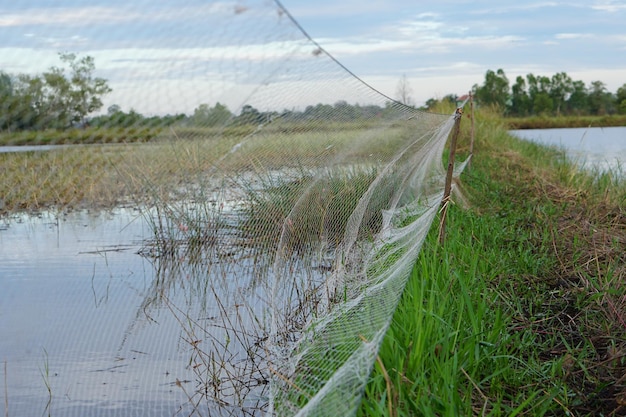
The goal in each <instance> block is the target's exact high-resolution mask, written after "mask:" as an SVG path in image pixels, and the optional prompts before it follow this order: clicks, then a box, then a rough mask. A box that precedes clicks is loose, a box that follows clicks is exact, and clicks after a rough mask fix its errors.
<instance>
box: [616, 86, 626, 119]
mask: <svg viewBox="0 0 626 417" xmlns="http://www.w3.org/2000/svg"><path fill="white" fill-rule="evenodd" d="M615 98H616V100H615V102H616V104H617V111H618V112H619V113H620V114H626V84H624V85H622V86H621V87H620V88H618V89H617V94H616V95H615Z"/></svg>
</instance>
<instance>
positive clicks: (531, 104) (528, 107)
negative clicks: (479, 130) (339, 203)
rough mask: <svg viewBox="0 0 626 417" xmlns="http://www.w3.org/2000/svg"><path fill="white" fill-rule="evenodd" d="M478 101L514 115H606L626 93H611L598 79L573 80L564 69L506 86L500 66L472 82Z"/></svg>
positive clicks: (617, 108)
mask: <svg viewBox="0 0 626 417" xmlns="http://www.w3.org/2000/svg"><path fill="white" fill-rule="evenodd" d="M625 86H626V85H625ZM473 91H474V97H475V99H476V102H477V104H478V105H482V106H483V107H495V108H498V109H499V111H500V112H501V113H502V114H506V115H509V116H516V117H526V116H533V115H556V116H560V115H606V114H614V113H616V112H619V111H622V110H621V103H622V101H624V100H625V99H626V97H625V96H624V95H625V94H626V93H624V92H622V93H620V90H618V92H617V94H611V93H610V92H608V91H607V90H606V86H605V84H604V83H603V82H601V81H593V82H591V83H590V85H589V87H587V86H585V83H584V82H582V81H576V80H573V79H572V78H571V77H570V76H569V75H567V73H565V72H559V73H556V74H554V75H553V76H552V77H547V76H541V75H539V76H537V75H534V74H532V73H530V74H527V75H526V77H525V78H524V77H522V76H518V77H517V78H516V79H515V83H514V84H513V85H512V86H511V88H510V89H509V82H508V79H507V77H506V75H505V73H504V71H503V70H502V69H498V70H497V72H494V71H492V70H488V71H487V73H486V74H485V80H484V82H483V84H482V85H480V86H479V85H474V87H473Z"/></svg>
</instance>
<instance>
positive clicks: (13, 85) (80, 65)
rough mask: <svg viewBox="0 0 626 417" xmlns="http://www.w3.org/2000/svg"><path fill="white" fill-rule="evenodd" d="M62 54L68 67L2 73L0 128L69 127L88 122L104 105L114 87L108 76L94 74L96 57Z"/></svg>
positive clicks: (0, 78) (0, 81)
mask: <svg viewBox="0 0 626 417" xmlns="http://www.w3.org/2000/svg"><path fill="white" fill-rule="evenodd" d="M59 57H60V59H61V62H62V63H63V64H64V66H65V68H62V67H51V68H50V69H49V70H48V71H47V72H44V73H42V74H40V75H28V74H19V75H17V76H9V75H7V74H4V73H2V74H0V96H1V98H2V99H3V100H2V102H3V105H2V108H1V109H0V111H1V114H2V116H1V117H0V129H1V130H7V131H14V130H24V129H30V130H37V129H57V128H68V127H70V126H72V125H76V124H79V123H85V121H86V118H87V115H88V114H90V113H93V112H94V111H97V110H99V109H100V108H101V107H102V101H101V98H102V96H103V95H105V94H107V93H109V92H111V91H112V90H111V88H110V87H109V86H108V85H107V81H106V80H105V79H103V78H99V77H94V76H93V73H94V71H95V68H96V67H95V63H94V59H93V58H92V57H90V56H85V57H82V58H78V57H77V56H76V55H75V54H72V53H60V54H59ZM68 67H69V68H68ZM68 69H69V73H66V70H68Z"/></svg>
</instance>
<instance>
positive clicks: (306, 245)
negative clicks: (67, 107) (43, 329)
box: [81, 0, 463, 416]
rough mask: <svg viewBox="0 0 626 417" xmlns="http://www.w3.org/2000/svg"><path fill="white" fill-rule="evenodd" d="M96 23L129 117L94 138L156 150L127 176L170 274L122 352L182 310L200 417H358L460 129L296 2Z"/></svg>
mask: <svg viewBox="0 0 626 417" xmlns="http://www.w3.org/2000/svg"><path fill="white" fill-rule="evenodd" d="M91 12H93V13H87V14H83V15H81V16H82V17H81V19H83V24H85V25H87V24H88V23H89V22H90V21H99V20H101V19H103V18H107V19H110V20H111V21H112V22H113V21H114V22H115V25H113V24H112V25H111V32H110V33H108V34H107V36H104V35H103V34H102V33H96V34H93V37H94V38H95V39H97V40H98V41H99V42H100V43H101V44H100V45H99V46H98V49H94V50H93V51H90V50H87V51H86V53H87V54H91V55H92V56H93V57H94V58H95V62H96V64H97V66H98V68H100V67H102V71H99V72H98V73H99V74H100V75H101V76H103V77H104V78H106V79H108V80H110V81H109V86H110V87H111V89H112V90H113V91H112V92H111V93H110V94H108V95H107V96H106V100H107V102H109V103H116V104H118V103H119V106H110V107H109V112H108V114H104V115H101V116H99V117H98V118H94V119H93V120H92V121H91V124H92V126H91V128H93V127H94V126H95V125H96V124H98V126H101V128H102V129H113V128H119V129H120V130H119V132H120V135H121V136H124V137H126V138H130V137H132V135H134V134H139V135H144V137H145V138H149V141H148V142H147V143H141V144H133V145H132V146H134V147H137V148H136V149H140V152H134V153H132V154H130V155H129V156H126V157H124V158H118V157H113V156H112V157H111V159H112V161H113V162H114V165H115V167H116V174H117V175H119V180H118V182H119V183H120V184H122V186H123V189H124V190H125V191H126V192H127V195H126V196H127V197H128V195H130V197H128V199H127V200H126V201H130V202H133V203H134V204H136V205H137V206H138V207H141V208H142V209H141V211H142V217H143V218H144V219H146V221H147V223H148V224H149V230H150V231H151V234H150V236H148V237H147V238H146V240H145V244H144V245H143V247H142V250H141V251H140V252H141V253H140V255H142V256H145V257H147V258H149V259H151V261H152V262H153V264H154V268H155V271H156V272H155V278H154V281H153V282H152V283H151V285H150V286H149V288H148V290H146V294H147V295H146V296H145V300H144V302H143V303H142V305H141V306H139V307H138V308H137V318H136V320H135V321H134V322H133V324H131V325H129V326H128V330H127V332H126V337H125V339H124V341H122V342H121V344H122V347H121V348H120V350H123V349H124V348H123V346H124V344H125V343H128V342H127V339H132V337H133V334H134V332H135V328H136V327H137V328H139V330H137V331H143V332H147V330H145V329H146V328H147V327H145V326H148V325H149V323H150V322H151V321H152V319H151V317H152V316H151V314H153V313H151V311H152V310H151V309H155V308H156V306H160V308H163V307H165V308H167V310H168V311H169V312H170V314H171V315H172V316H173V317H175V319H176V323H178V325H179V330H178V331H179V333H180V334H179V335H178V334H177V337H179V338H180V339H179V340H180V343H179V344H178V349H180V350H181V351H182V352H183V353H184V354H185V355H188V357H189V359H188V369H191V370H192V371H193V379H194V381H193V383H192V384H191V385H190V384H184V383H183V380H182V378H181V379H177V380H176V385H177V386H178V387H179V388H180V389H182V390H183V391H184V393H185V399H186V400H188V403H187V405H185V406H181V409H182V410H186V412H188V413H192V414H193V413H196V414H197V415H217V414H223V415H254V414H256V415H262V414H267V415H277V416H296V415H298V416H305V415H306V416H308V415H311V416H313V415H316V416H328V415H342V416H344V415H354V414H355V413H356V410H357V407H358V404H359V401H360V398H361V395H362V393H363V390H364V387H365V384H366V382H367V380H368V376H369V374H370V373H371V370H372V367H373V364H374V361H375V358H376V355H377V351H378V348H379V346H380V343H381V340H382V338H383V337H384V335H385V332H386V330H387V328H388V326H389V323H390V321H391V317H392V315H393V312H394V310H395V307H396V305H397V303H398V300H399V298H400V296H401V294H402V291H403V289H404V287H405V283H406V281H407V279H408V277H409V274H410V271H411V269H412V267H413V265H414V262H415V260H416V258H417V255H418V252H419V250H420V247H421V245H422V242H423V241H424V239H425V236H426V234H427V232H428V230H429V229H430V227H431V224H432V223H433V219H434V218H435V216H436V215H437V212H438V211H439V209H440V206H441V201H442V198H443V190H444V182H445V172H444V169H443V165H442V155H443V151H444V146H445V143H446V140H447V138H448V135H449V133H450V132H451V130H452V128H453V126H454V123H455V119H454V115H452V114H434V113H427V112H423V111H420V110H417V109H415V108H412V107H408V106H405V105H403V104H401V103H399V102H396V101H394V100H393V99H391V98H390V97H387V96H385V95H384V94H381V93H380V92H379V91H376V90H375V89H374V88H372V87H371V86H369V85H368V84H366V83H364V82H363V81H362V80H360V79H359V78H358V77H356V76H355V75H354V74H353V73H351V72H350V71H349V70H347V69H346V68H345V67H344V66H343V65H342V64H341V63H340V62H338V61H337V60H335V59H334V58H333V57H332V56H330V55H329V54H327V53H326V51H325V50H324V49H323V47H322V45H320V44H318V43H316V42H315V41H314V40H312V39H310V38H309V37H308V36H307V34H306V33H305V32H304V31H303V30H302V28H301V27H300V26H299V25H298V24H297V22H295V21H294V20H293V19H292V17H291V15H290V14H289V13H288V11H287V10H286V9H285V8H283V6H282V5H281V4H279V3H277V2H270V1H264V0H255V1H252V0H251V1H246V2H240V1H219V2H202V3H195V2H191V1H188V2H169V1H162V2H158V4H154V5H152V6H151V7H150V12H149V13H145V12H144V10H143V8H142V7H141V5H139V4H137V5H134V4H132V2H131V3H128V4H124V5H123V6H115V8H112V9H109V8H102V9H99V8H93V10H91ZM181 16H182V17H184V22H185V23H184V25H174V22H176V21H177V20H178V19H179V18H180V17H181ZM170 23H171V24H170ZM131 26H132V29H129V30H131V31H132V33H133V34H136V35H139V36H137V37H136V38H134V39H132V40H131V39H130V38H128V39H124V38H123V34H124V33H125V32H124V30H125V29H124V28H127V27H128V28H129V27H131ZM155 27H158V28H159V31H158V32H157V33H153V32H155V31H154V30H153V29H154V28H155ZM85 31H86V32H87V33H88V29H86V28H85ZM148 35H150V36H148ZM108 44H110V46H107V45H108ZM165 114H169V115H170V116H171V117H170V118H169V119H168V120H169V121H168V123H167V124H164V123H163V120H164V119H165V118H164V117H153V118H152V119H151V118H150V117H148V116H146V115H160V116H163V115H165ZM138 115H144V116H145V117H139V116H138ZM132 117H137V118H138V119H140V120H139V121H132V120H131V119H132ZM124 120H131V121H129V122H128V126H123V123H124ZM150 120H152V122H151V121H150ZM151 123H152V124H151ZM120 126H121V127H120ZM129 146H131V145H129ZM462 167H463V166H461V167H460V168H458V169H457V175H458V170H459V169H462ZM131 191H132V192H131ZM138 322H142V323H144V325H145V326H144V327H141V326H139V325H138V324H137V323H138ZM146 323H147V324H146ZM154 337H162V335H161V336H156V335H155V336H154Z"/></svg>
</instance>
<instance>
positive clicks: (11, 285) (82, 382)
mask: <svg viewBox="0 0 626 417" xmlns="http://www.w3.org/2000/svg"><path fill="white" fill-rule="evenodd" d="M153 227H154V224H152V223H151V222H150V221H148V220H147V219H146V217H145V216H144V215H142V214H141V213H140V212H139V211H138V210H136V209H129V208H119V209H116V210H113V211H109V212H105V213H90V212H87V211H80V212H71V213H69V214H62V213H61V214H56V213H44V214H40V215H37V216H29V215H19V216H13V217H9V218H6V219H3V220H0V282H1V285H2V291H0V323H1V325H0V359H1V360H2V362H3V363H2V367H3V377H2V378H1V379H0V386H1V389H0V392H2V393H3V397H5V401H3V403H5V404H6V406H5V408H7V409H6V412H5V415H7V416H26V415H50V416H72V415H76V416H79V415H80V416H85V415H89V416H112V415H146V416H171V415H175V414H176V413H178V412H180V413H181V415H189V414H190V413H191V412H192V411H195V413H196V415H237V414H239V415H241V414H248V413H249V412H250V413H252V411H246V410H254V409H256V407H258V406H259V405H260V404H261V405H262V404H263V403H264V401H263V400H262V398H260V396H261V395H262V392H263V389H264V386H265V381H264V379H263V375H262V372H261V370H260V368H259V365H258V364H255V363H254V361H252V362H250V361H249V357H248V356H249V354H250V353H251V351H252V349H251V347H252V346H251V345H253V344H254V343H255V342H258V340H255V337H261V336H260V335H256V334H255V333H254V332H255V331H256V330H255V329H258V327H255V326H253V325H252V324H251V323H252V320H255V318H254V316H255V314H256V313H255V312H254V311H253V309H252V308H250V306H254V305H256V302H255V299H256V298H257V297H260V296H261V292H262V291H261V290H260V287H259V288H257V287H255V286H254V285H251V281H250V276H249V274H247V273H244V271H243V270H242V269H241V268H243V267H242V266H241V265H242V263H241V262H237V263H235V262H234V255H233V254H232V253H228V249H227V248H223V251H224V253H218V252H219V251H220V250H221V249H220V248H216V249H215V251H216V252H215V253H214V255H219V256H218V257H216V258H214V261H213V262H212V263H209V262H203V263H198V262H194V261H193V260H192V259H190V258H189V257H190V254H189V253H188V252H185V251H181V252H176V253H171V254H169V255H170V256H175V257H176V262H169V261H168V260H167V259H166V258H165V257H164V256H163V255H162V254H161V256H160V257H158V256H157V255H155V253H154V248H153V247H152V246H151V245H150V239H152V238H153V237H154V232H153ZM180 227H181V228H184V225H180ZM222 255H223V256H222ZM240 260H241V259H240V258H239V261H240ZM235 265H239V266H235ZM209 277H210V278H209ZM243 306H246V308H243ZM244 327H246V328H248V330H246V332H247V334H246V337H241V331H242V329H243V328H244ZM248 344H250V346H249V345H248ZM255 346H256V345H255ZM199 364H202V365H203V366H199ZM211 364H212V366H207V365H211ZM199 369H202V372H203V373H204V374H203V375H201V374H199V373H198V372H199V371H198V370H199ZM242 373H246V374H247V375H248V377H250V376H252V377H253V379H254V380H255V381H257V382H258V384H254V385H257V387H253V386H250V383H249V382H247V383H246V384H247V385H245V386H244V385H243V383H241V384H240V385H237V384H239V382H238V380H237V378H236V375H238V374H242ZM233 376H235V378H233ZM253 389H255V390H257V391H258V393H259V394H258V395H257V394H253V395H248V394H250V392H251V390H253ZM244 394H245V395H244ZM210 398H212V400H209V399H210ZM216 398H222V399H226V400H227V402H229V404H230V405H232V407H231V406H227V405H226V404H225V403H222V407H220V408H219V410H218V409H217V408H215V409H214V410H212V407H216V405H215V404H217V401H213V400H215V399H216Z"/></svg>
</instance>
